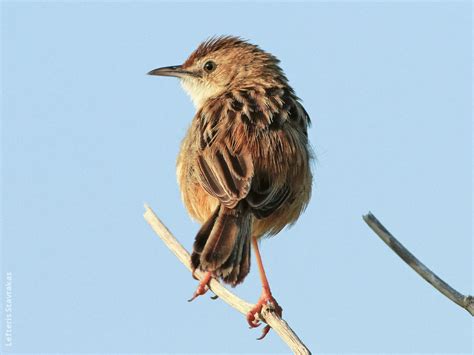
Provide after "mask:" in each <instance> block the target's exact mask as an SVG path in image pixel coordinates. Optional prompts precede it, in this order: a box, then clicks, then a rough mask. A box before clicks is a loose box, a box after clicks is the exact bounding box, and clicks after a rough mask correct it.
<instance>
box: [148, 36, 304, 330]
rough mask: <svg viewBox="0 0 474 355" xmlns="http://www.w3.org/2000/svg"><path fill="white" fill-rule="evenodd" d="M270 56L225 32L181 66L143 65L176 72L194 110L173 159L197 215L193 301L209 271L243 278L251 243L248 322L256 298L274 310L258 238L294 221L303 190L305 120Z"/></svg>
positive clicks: (254, 324)
mask: <svg viewBox="0 0 474 355" xmlns="http://www.w3.org/2000/svg"><path fill="white" fill-rule="evenodd" d="M278 63H279V60H278V59H277V58H276V57H274V56H273V55H272V54H270V53H267V52H265V51H263V50H262V49H260V48H259V47H258V46H256V45H253V44H250V43H249V42H247V41H245V40H242V39H240V38H237V37H231V36H224V37H215V38H211V39H209V40H207V41H206V42H204V43H202V44H200V45H199V47H198V48H197V49H196V50H195V51H194V52H193V53H192V54H191V55H190V56H189V58H188V59H187V60H186V61H185V62H184V63H183V64H182V65H178V66H171V67H164V68H159V69H155V70H152V71H150V72H149V73H148V74H150V75H161V76H174V77H178V78H180V79H181V84H182V86H183V88H184V89H185V90H186V92H187V93H188V94H189V95H190V96H191V99H192V101H193V102H194V104H195V106H196V109H197V113H196V115H195V116H194V119H193V121H192V123H191V126H190V128H189V130H188V132H187V134H186V136H185V138H184V140H183V142H182V144H181V151H180V153H179V156H178V160H177V178H178V183H179V186H180V189H181V195H182V199H183V201H184V204H185V206H186V208H187V210H188V211H189V214H190V215H191V217H192V218H194V219H196V220H198V221H199V222H201V223H202V227H201V229H200V230H199V232H198V233H197V235H196V238H195V242H194V247H193V253H192V256H191V261H192V265H193V268H194V269H200V270H203V271H206V272H207V273H206V277H205V278H204V279H203V280H202V281H201V282H200V284H199V287H198V288H197V290H196V292H195V293H194V295H193V298H192V299H191V300H193V299H194V298H196V297H197V296H199V295H202V294H204V293H205V292H206V291H207V289H208V286H207V284H208V283H209V281H210V279H211V277H215V278H218V279H221V280H222V281H224V282H225V283H228V284H230V285H232V286H235V285H237V284H239V283H241V282H242V281H243V280H244V279H245V277H246V276H247V274H248V273H249V270H250V249H251V245H252V247H253V249H254V251H255V255H256V260H257V265H258V268H259V272H260V277H261V281H262V286H263V291H262V295H261V297H260V299H259V300H258V302H257V304H256V305H255V307H254V308H253V309H252V310H251V311H250V312H249V314H248V315H247V321H248V322H249V324H250V326H251V327H257V326H259V325H260V323H259V322H258V320H257V319H256V318H255V314H256V313H259V312H260V311H261V309H262V307H263V305H264V304H271V305H272V306H273V307H274V309H275V310H276V312H277V313H278V314H279V315H280V316H281V312H282V309H281V307H280V306H279V305H278V303H277V302H276V300H275V299H274V298H273V296H272V294H271V292H270V286H269V284H268V280H267V277H266V275H265V271H264V269H263V265H262V260H261V257H260V252H259V249H258V243H257V242H258V240H259V239H260V238H261V237H263V236H271V235H275V234H277V233H278V232H280V231H281V230H282V229H283V228H284V227H285V226H287V225H291V224H293V223H294V222H295V221H296V220H297V219H298V217H299V216H300V214H301V213H302V211H303V210H304V209H305V207H306V205H307V204H308V201H309V199H310V195H311V183H312V174H311V169H310V160H311V156H312V154H311V149H310V146H309V143H308V133H307V128H308V125H309V124H310V119H309V116H308V114H307V113H306V111H305V109H304V108H303V106H302V105H301V103H300V102H299V101H298V100H299V99H298V97H297V96H296V95H295V93H294V91H293V89H292V88H291V87H290V85H289V84H288V80H287V78H286V77H285V74H284V73H283V71H282V69H281V68H280V67H279V65H278ZM269 329H270V328H269V326H268V325H267V326H266V327H265V329H264V331H263V334H262V336H261V337H260V338H263V337H264V336H265V335H266V334H267V333H268V331H269Z"/></svg>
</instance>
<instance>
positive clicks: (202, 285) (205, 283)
mask: <svg viewBox="0 0 474 355" xmlns="http://www.w3.org/2000/svg"><path fill="white" fill-rule="evenodd" d="M193 277H194V278H196V276H195V275H194V272H193ZM211 278H212V273H211V272H210V271H207V272H206V273H205V274H204V277H203V278H202V280H201V281H200V282H199V285H198V287H197V289H196V291H195V292H194V294H193V297H191V298H190V299H189V300H188V302H191V301H193V300H194V299H196V298H197V297H199V296H201V295H203V294H205V293H206V292H207V290H209V282H210V281H211Z"/></svg>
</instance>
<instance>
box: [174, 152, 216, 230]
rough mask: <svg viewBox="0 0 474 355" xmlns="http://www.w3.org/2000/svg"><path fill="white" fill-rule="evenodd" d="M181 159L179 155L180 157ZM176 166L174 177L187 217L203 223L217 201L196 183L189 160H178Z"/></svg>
mask: <svg viewBox="0 0 474 355" xmlns="http://www.w3.org/2000/svg"><path fill="white" fill-rule="evenodd" d="M180 157H181V155H180ZM180 157H178V163H177V165H176V176H177V179H178V185H179V188H180V190H181V199H182V200H183V203H184V206H185V207H186V209H187V210H188V212H189V215H190V216H191V218H193V219H194V220H196V221H198V222H200V223H204V222H205V221H206V220H207V219H208V218H209V217H210V216H211V215H212V213H213V212H214V211H215V209H216V208H217V205H218V204H219V201H218V200H217V199H216V198H214V197H212V196H211V195H209V194H208V193H207V192H206V190H204V189H203V187H202V185H201V184H200V183H199V182H198V181H197V177H196V176H195V171H196V170H195V169H197V167H195V166H193V164H192V163H191V162H192V161H191V160H189V159H180Z"/></svg>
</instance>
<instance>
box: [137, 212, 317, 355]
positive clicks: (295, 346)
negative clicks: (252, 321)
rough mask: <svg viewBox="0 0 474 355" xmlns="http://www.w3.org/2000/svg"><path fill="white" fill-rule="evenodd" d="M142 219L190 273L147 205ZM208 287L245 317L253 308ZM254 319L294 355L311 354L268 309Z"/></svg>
mask: <svg viewBox="0 0 474 355" xmlns="http://www.w3.org/2000/svg"><path fill="white" fill-rule="evenodd" d="M143 217H144V218H145V220H146V221H147V222H148V223H149V224H150V226H151V228H152V229H153V230H154V231H155V233H156V234H157V235H158V236H159V237H160V238H161V240H162V241H163V242H164V243H165V244H166V246H167V247H168V248H169V249H170V250H171V251H172V252H173V253H174V254H175V255H176V257H177V258H178V259H179V261H181V263H183V264H184V266H186V268H188V270H189V271H191V270H192V269H191V258H190V256H189V253H188V252H187V251H186V249H184V247H183V246H182V245H181V244H180V243H179V242H178V241H177V240H176V238H175V237H174V236H173V235H172V234H171V232H170V231H169V230H168V228H166V226H165V225H164V224H163V223H162V222H161V221H160V219H159V218H158V217H157V216H156V215H155V213H154V212H153V210H152V209H151V208H150V207H149V206H147V205H145V213H144V215H143ZM195 276H196V277H198V278H199V279H200V280H201V279H202V277H203V276H204V274H203V273H202V272H200V271H199V270H196V273H195ZM209 286H210V289H211V291H212V292H214V293H215V294H216V295H217V296H219V298H221V299H222V300H223V301H224V302H226V303H227V304H228V305H229V306H231V307H233V308H235V309H236V310H238V311H239V312H240V313H242V314H244V315H246V314H247V313H248V312H249V311H250V309H251V308H252V307H253V305H252V304H250V303H248V302H245V301H243V300H242V299H240V298H239V297H237V296H236V295H234V294H233V293H232V292H230V291H229V290H227V289H226V288H225V287H224V286H222V285H221V284H220V283H219V282H218V281H216V280H215V279H211V282H210V285H209ZM256 318H258V319H260V320H262V321H264V322H265V323H267V324H268V325H270V326H271V327H272V329H273V330H274V331H275V332H276V333H277V334H278V335H279V336H280V338H281V339H282V340H283V341H284V342H285V343H286V344H287V345H288V346H289V348H290V349H291V350H292V351H293V352H294V353H295V354H311V352H310V351H309V349H308V348H307V347H306V346H305V345H304V344H303V342H302V341H301V340H300V339H299V338H298V336H297V335H296V334H295V332H294V331H293V330H292V329H291V328H290V326H289V325H288V324H287V323H286V322H285V321H284V320H283V319H281V318H279V317H278V316H277V315H276V314H275V313H274V312H273V311H272V310H271V309H270V307H267V306H264V308H263V310H262V313H261V315H256Z"/></svg>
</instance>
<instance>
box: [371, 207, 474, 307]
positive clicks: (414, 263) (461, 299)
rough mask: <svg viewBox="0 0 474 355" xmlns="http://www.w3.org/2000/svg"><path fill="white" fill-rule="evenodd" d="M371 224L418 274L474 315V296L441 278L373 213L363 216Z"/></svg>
mask: <svg viewBox="0 0 474 355" xmlns="http://www.w3.org/2000/svg"><path fill="white" fill-rule="evenodd" d="M362 218H363V219H364V221H365V223H367V224H368V225H369V227H370V228H371V229H372V230H373V231H374V232H375V234H377V235H378V236H379V237H380V239H382V240H383V241H384V242H385V244H387V245H388V246H389V247H390V248H391V249H392V250H393V251H394V252H395V253H396V254H397V255H398V256H399V257H400V258H402V260H403V261H404V262H406V263H407V264H408V265H409V266H410V267H411V268H412V269H413V270H415V271H416V272H417V273H418V275H420V276H421V277H422V278H424V279H425V280H426V281H428V282H429V283H430V284H431V285H432V286H433V287H434V288H436V289H437V290H438V291H439V292H441V293H442V294H443V295H445V296H446V297H448V298H449V299H450V300H451V301H453V302H454V303H456V304H457V305H459V306H461V307H462V308H464V309H465V310H467V311H468V312H469V313H470V314H471V315H472V316H474V298H473V297H472V296H465V295H463V294H461V293H459V292H458V291H456V290H455V289H454V288H452V287H451V286H449V285H448V284H447V283H446V282H444V281H443V280H442V279H441V278H439V277H438V276H437V275H436V274H435V273H434V272H433V271H431V270H430V269H429V268H427V267H426V266H425V265H424V264H423V263H422V262H421V261H420V260H418V259H417V258H416V257H415V256H414V255H413V254H412V253H410V252H409V251H408V250H407V248H405V247H404V246H403V244H402V243H400V242H399V241H398V240H397V239H396V238H395V237H394V236H393V235H392V234H391V233H390V232H389V231H388V230H387V229H386V228H385V227H384V226H383V225H382V223H380V222H379V220H378V219H377V218H375V216H374V215H373V214H372V213H370V212H369V213H368V214H367V215H365V216H363V217H362Z"/></svg>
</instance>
